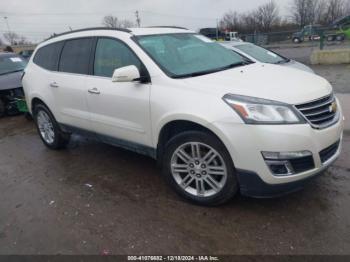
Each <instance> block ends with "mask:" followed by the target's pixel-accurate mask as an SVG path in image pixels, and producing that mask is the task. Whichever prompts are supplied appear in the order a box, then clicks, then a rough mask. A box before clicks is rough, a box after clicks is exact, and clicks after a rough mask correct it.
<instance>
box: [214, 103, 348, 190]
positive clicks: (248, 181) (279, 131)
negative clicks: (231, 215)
mask: <svg viewBox="0 0 350 262" xmlns="http://www.w3.org/2000/svg"><path fill="white" fill-rule="evenodd" d="M340 110H341V109H340ZM343 127H344V120H343V114H342V112H341V111H340V120H339V121H338V122H337V123H336V124H334V125H333V126H330V127H328V128H326V129H322V130H317V129H313V128H312V127H311V126H310V125H309V124H302V125H260V126H259V125H245V124H237V123H235V124H234V123H230V122H229V121H227V122H226V121H218V122H214V123H212V124H211V128H212V130H214V132H216V134H218V136H219V138H220V139H221V140H222V141H223V143H224V144H225V146H226V148H227V149H228V151H229V153H230V155H231V158H232V160H233V163H234V165H235V167H236V169H237V171H238V179H239V182H240V186H241V192H242V194H244V195H250V196H254V197H264V196H267V197H269V196H278V195H282V194H284V193H290V192H293V191H296V190H298V189H300V188H301V187H302V185H303V184H305V182H307V181H309V180H310V179H311V178H313V177H315V176H317V175H319V174H321V173H322V172H324V171H325V169H327V168H328V167H329V166H330V165H331V164H332V163H333V162H334V161H335V160H336V159H337V158H338V156H339V155H340V152H341V147H342V133H343ZM337 141H340V144H339V147H338V150H337V151H336V152H335V154H334V155H333V156H332V157H331V158H330V159H329V160H328V161H327V162H325V163H322V161H321V158H320V152H321V151H322V150H324V149H326V148H327V147H329V146H331V145H333V144H334V143H336V142H337ZM304 150H305V151H310V152H311V153H312V157H313V160H314V163H315V167H314V168H313V169H311V170H308V171H305V172H302V173H298V174H294V175H290V176H282V177H278V176H275V175H273V174H272V173H271V171H270V169H269V167H268V166H267V164H266V162H265V160H264V158H263V157H262V154H261V152H263V151H268V152H296V151H304Z"/></svg>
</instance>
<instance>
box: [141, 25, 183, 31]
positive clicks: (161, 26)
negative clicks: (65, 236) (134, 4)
mask: <svg viewBox="0 0 350 262" xmlns="http://www.w3.org/2000/svg"><path fill="white" fill-rule="evenodd" d="M148 28H174V29H184V30H188V28H185V27H180V26H167V25H160V26H148Z"/></svg>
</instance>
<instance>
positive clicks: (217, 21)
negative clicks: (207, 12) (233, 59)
mask: <svg viewBox="0 0 350 262" xmlns="http://www.w3.org/2000/svg"><path fill="white" fill-rule="evenodd" d="M216 41H219V19H216Z"/></svg>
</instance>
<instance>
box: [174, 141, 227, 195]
mask: <svg viewBox="0 0 350 262" xmlns="http://www.w3.org/2000/svg"><path fill="white" fill-rule="evenodd" d="M171 173H172V176H173V178H174V179H175V181H176V182H177V184H178V185H179V186H180V187H181V188H182V189H183V190H184V191H186V192H187V193H189V194H191V195H193V196H196V197H211V196H214V195H216V194H217V193H219V192H220V191H221V190H222V189H223V187H224V186H225V184H226V181H227V168H226V164H225V162H224V160H223V157H222V156H221V155H220V153H219V152H218V151H216V150H215V149H214V148H212V147H211V146H209V145H206V144H203V143H199V142H190V143H186V144H183V145H181V146H179V147H178V148H177V149H176V150H175V151H174V153H173V156H172V159H171Z"/></svg>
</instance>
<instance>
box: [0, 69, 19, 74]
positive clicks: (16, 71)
mask: <svg viewBox="0 0 350 262" xmlns="http://www.w3.org/2000/svg"><path fill="white" fill-rule="evenodd" d="M23 70H24V69H19V70H15V71H10V72H5V73H1V74H0V76H2V75H8V74H13V73H18V72H22V71H23Z"/></svg>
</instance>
